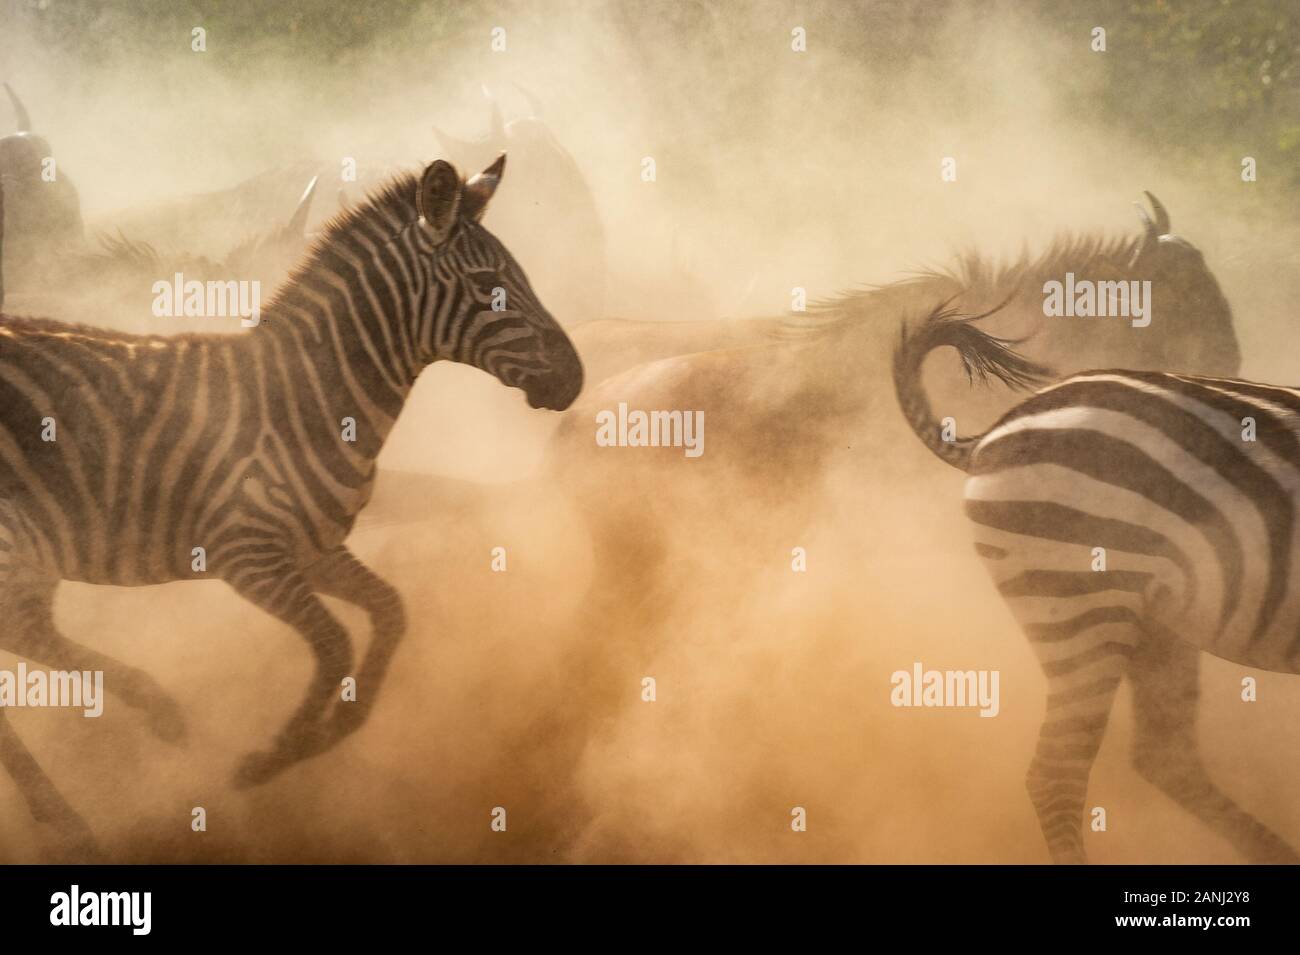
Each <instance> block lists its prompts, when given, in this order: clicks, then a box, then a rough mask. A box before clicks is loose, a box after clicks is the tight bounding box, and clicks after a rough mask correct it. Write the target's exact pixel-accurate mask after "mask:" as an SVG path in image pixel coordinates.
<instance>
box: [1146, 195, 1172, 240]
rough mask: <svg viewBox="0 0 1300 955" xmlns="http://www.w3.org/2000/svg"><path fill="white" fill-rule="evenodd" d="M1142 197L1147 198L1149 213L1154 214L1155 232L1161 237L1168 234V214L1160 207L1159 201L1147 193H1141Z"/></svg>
mask: <svg viewBox="0 0 1300 955" xmlns="http://www.w3.org/2000/svg"><path fill="white" fill-rule="evenodd" d="M1142 195H1144V196H1146V197H1147V201H1148V202H1150V203H1151V211H1152V212H1154V213H1155V214H1156V232H1158V233H1160V234H1161V235H1168V234H1169V212H1168V211H1167V210H1166V209H1165V207H1164V206H1163V205H1161V203H1160V200H1159V199H1157V198H1156V197H1155V196H1153V195H1151V193H1149V192H1143V193H1142Z"/></svg>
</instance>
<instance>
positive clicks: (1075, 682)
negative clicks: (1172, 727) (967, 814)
mask: <svg viewBox="0 0 1300 955" xmlns="http://www.w3.org/2000/svg"><path fill="white" fill-rule="evenodd" d="M1124 611H1125V608H1108V607H1100V608H1093V609H1090V610H1085V611H1083V612H1082V613H1075V614H1074V615H1073V616H1070V617H1065V618H1060V619H1057V620H1055V621H1053V622H1051V623H1041V624H1026V625H1025V631H1026V632H1027V633H1028V635H1029V639H1030V641H1031V642H1032V643H1033V644H1034V649H1035V650H1036V651H1037V652H1038V656H1039V659H1040V662H1041V663H1042V666H1043V672H1044V673H1045V674H1046V675H1047V680H1048V695H1047V714H1046V716H1045V717H1044V718H1043V725H1042V727H1041V728H1040V730H1039V734H1038V748H1037V750H1036V751H1035V753H1034V758H1033V761H1032V762H1031V763H1030V765H1029V772H1028V774H1027V776H1026V778H1025V786H1026V788H1027V789H1028V790H1029V798H1030V800H1031V801H1032V802H1033V804H1034V810H1035V811H1036V812H1037V813H1038V822H1039V825H1040V826H1041V827H1042V830H1043V837H1044V838H1045V839H1046V840H1047V848H1048V851H1049V852H1050V853H1051V855H1052V861H1053V862H1057V863H1084V862H1087V861H1088V860H1087V855H1086V853H1085V852H1084V848H1083V829H1082V826H1083V809H1084V800H1085V799H1086V797H1087V794H1088V774H1089V772H1090V771H1091V769H1092V763H1093V760H1094V759H1095V758H1096V756H1097V751H1098V750H1099V749H1100V748H1101V740H1102V737H1103V736H1104V735H1105V733H1106V723H1107V721H1108V720H1109V719H1110V709H1111V705H1112V703H1113V702H1114V700H1115V691H1116V690H1117V689H1118V688H1119V684H1120V680H1121V679H1122V678H1123V676H1124V672H1125V670H1126V669H1127V665H1128V659H1129V655H1130V654H1131V653H1132V652H1133V648H1134V647H1135V646H1136V645H1137V642H1138V636H1139V633H1140V631H1139V630H1138V627H1137V625H1136V623H1135V622H1133V620H1131V619H1130V617H1129V615H1128V614H1127V613H1126V612H1124Z"/></svg>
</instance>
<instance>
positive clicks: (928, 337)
mask: <svg viewBox="0 0 1300 955" xmlns="http://www.w3.org/2000/svg"><path fill="white" fill-rule="evenodd" d="M1003 304H1006V303H1003ZM1001 307H1002V306H1001V305H999V306H998V308H1001ZM998 308H995V309H993V310H992V311H989V312H985V313H984V314H983V315H973V316H963V315H960V314H958V313H957V312H956V311H954V310H952V309H950V308H949V307H948V303H946V302H945V303H944V304H942V305H940V306H939V307H938V308H936V309H935V310H934V311H933V312H932V313H930V316H929V318H927V319H926V320H925V321H924V322H922V323H921V324H920V327H919V328H918V329H916V330H915V331H909V329H908V326H907V323H906V322H905V323H904V324H903V330H902V334H901V336H900V339H899V343H898V348H897V349H896V350H895V351H894V390H895V392H896V393H897V395H898V404H899V407H901V408H902V409H903V416H904V417H905V418H907V422H908V424H910V425H911V426H912V430H913V431H915V432H916V436H917V437H918V438H920V439H921V443H922V444H924V445H925V446H926V447H927V448H929V449H930V450H931V451H933V452H934V453H935V455H936V456H938V457H939V458H940V460H943V461H946V462H947V463H948V464H951V465H952V466H953V467H955V468H958V469H960V470H962V471H966V470H969V467H970V456H971V452H972V451H973V450H974V449H975V445H976V444H978V443H979V441H980V438H982V437H983V435H973V436H970V437H958V436H953V438H952V440H947V441H945V440H944V438H943V435H942V434H941V430H940V424H939V422H938V421H936V420H935V418H934V414H933V412H932V411H931V410H930V399H929V398H928V397H927V396H926V393H925V388H924V387H923V385H922V383H921V366H922V364H923V363H924V362H925V357H926V356H927V355H928V354H930V352H931V351H933V350H934V349H936V348H942V347H944V346H945V345H950V346H952V347H953V348H955V349H957V354H958V355H960V356H961V363H962V366H963V367H964V368H965V369H966V378H967V380H968V381H970V382H971V384H974V382H975V379H976V378H977V377H978V378H979V380H980V382H981V384H987V383H988V380H989V377H990V376H992V377H994V378H997V379H998V380H999V381H1001V382H1002V383H1003V384H1005V385H1008V386H1010V387H1012V388H1029V387H1032V386H1034V385H1037V384H1041V383H1043V382H1045V381H1048V380H1050V379H1051V378H1052V374H1051V371H1050V369H1048V368H1047V367H1046V366H1044V365H1039V364H1037V363H1035V362H1033V361H1030V360H1029V359H1028V358H1025V357H1024V356H1023V355H1020V354H1017V353H1016V352H1015V351H1013V350H1012V346H1013V345H1017V344H1019V342H1018V341H1008V340H1007V339H1004V338H995V337H993V336H992V335H990V334H988V333H987V332H982V331H980V330H979V329H978V328H976V327H975V325H974V324H973V323H974V322H977V321H979V320H980V319H981V318H987V317H988V316H989V315H992V314H993V312H996V311H997V310H998Z"/></svg>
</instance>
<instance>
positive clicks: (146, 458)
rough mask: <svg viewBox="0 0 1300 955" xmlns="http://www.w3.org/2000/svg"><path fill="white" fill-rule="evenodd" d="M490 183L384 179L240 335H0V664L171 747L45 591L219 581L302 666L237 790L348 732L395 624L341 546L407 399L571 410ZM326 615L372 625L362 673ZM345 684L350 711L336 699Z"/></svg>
mask: <svg viewBox="0 0 1300 955" xmlns="http://www.w3.org/2000/svg"><path fill="white" fill-rule="evenodd" d="M504 168H505V156H504V154H503V155H502V156H500V158H498V159H497V160H496V162H494V163H493V164H492V165H491V166H489V167H488V168H487V169H485V170H484V171H483V172H482V173H480V174H479V175H477V176H475V177H474V178H473V179H471V180H470V181H468V182H462V180H461V178H460V176H459V175H458V174H457V172H456V171H455V169H454V168H453V167H452V166H451V165H450V164H449V163H447V162H444V161H441V160H439V161H437V162H434V163H433V164H431V165H430V166H428V168H426V169H425V170H424V172H423V175H422V176H415V175H412V174H404V175H400V176H398V177H396V178H395V179H393V180H392V181H390V182H389V183H388V184H387V186H386V187H385V188H383V189H382V191H380V192H379V193H377V194H375V195H374V196H372V197H371V198H370V199H369V200H368V201H367V202H365V203H363V204H361V205H358V206H356V207H354V208H353V209H352V210H351V211H348V212H346V213H343V214H341V215H340V216H338V217H336V218H335V220H334V221H333V222H331V223H330V224H329V225H328V226H327V228H326V230H325V232H324V234H323V236H322V237H321V238H320V240H319V241H318V242H317V243H316V244H315V246H314V247H313V249H312V250H311V251H310V252H309V253H308V255H307V256H306V258H305V260H304V261H303V262H302V263H301V264H300V265H299V267H298V268H297V269H296V270H295V272H294V273H293V275H292V276H291V277H290V279H289V280H288V281H287V282H286V284H285V285H284V286H283V287H282V288H281V289H280V291H279V292H278V293H277V295H276V296H275V298H274V299H273V300H272V301H271V302H270V303H269V304H268V305H267V307H266V308H265V309H264V310H263V312H262V322H261V324H260V325H259V326H258V327H257V328H256V329H254V330H251V331H248V332H246V333H244V334H235V335H221V334H213V335H177V336H169V337H164V336H136V335H124V334H119V333H115V332H110V331H105V330H102V329H98V328H90V327H87V326H82V325H65V324H61V323H58V322H54V321H49V320H45V319H35V318H15V317H8V316H6V317H4V318H2V319H0V616H2V617H3V619H4V621H5V627H4V628H3V631H2V634H3V635H2V636H0V649H4V650H7V651H10V652H13V653H16V654H18V655H20V656H23V657H27V658H29V659H32V660H35V661H37V662H39V663H42V664H45V665H48V666H50V667H51V668H55V669H60V670H103V671H104V673H105V678H104V683H105V687H106V688H107V689H109V690H110V692H116V694H117V695H118V696H119V697H120V698H121V699H122V700H123V702H125V703H127V704H128V705H131V706H135V707H139V708H141V709H143V710H144V711H145V712H146V714H147V715H148V717H149V719H150V725H151V728H152V729H153V730H154V732H156V733H157V734H158V735H160V736H162V737H163V738H165V739H175V738H178V737H179V736H180V735H181V733H182V732H183V730H182V725H181V722H180V719H179V713H178V710H177V708H176V706H175V705H174V704H173V703H172V702H171V701H170V699H169V698H168V697H167V696H166V694H164V693H163V691H162V690H161V689H160V688H159V687H158V686H157V684H156V683H155V682H154V681H153V680H152V679H151V678H150V677H148V676H147V675H146V674H144V673H143V672H141V671H139V670H135V669H132V668H128V667H125V666H124V665H123V664H121V663H119V662H117V661H115V660H111V659H108V658H106V657H104V656H103V655H102V654H98V653H96V652H94V651H91V650H89V649H86V648H85V647H82V646H80V645H79V644H77V643H74V642H73V641H71V640H69V639H68V638H66V637H65V636H63V635H62V634H60V633H59V632H58V631H57V629H56V628H55V625H54V619H53V613H52V609H53V598H54V590H55V587H56V586H57V584H58V582H59V581H60V580H61V579H62V580H74V581H84V582H88V583H96V584H113V585H118V586H128V587H129V586H140V585H145V584H157V583H164V582H167V581H174V580H192V579H201V578H212V577H217V578H220V579H222V580H224V581H226V582H227V583H228V584H229V585H230V586H231V587H233V588H234V589H235V591H236V592H237V593H239V594H240V595H241V596H243V597H244V598H245V599H247V600H249V601H251V602H252V603H254V604H256V605H257V606H258V607H260V608H262V609H263V610H265V611H267V612H268V613H270V614H272V615H274V616H275V617H278V618H279V619H280V620H282V621H284V622H285V623H287V624H289V625H290V626H291V627H293V628H294V629H296V630H297V631H298V632H299V633H300V634H301V635H302V636H303V638H304V639H305V640H306V641H307V643H308V645H309V646H310V648H311V651H312V653H313V654H314V657H315V673H314V677H313V679H312V680H311V683H310V686H309V687H308V690H307V693H306V695H305V697H304V698H303V700H302V702H301V704H300V705H299V707H298V708H297V710H296V712H295V713H294V715H293V717H292V718H291V719H290V721H289V722H288V724H287V725H286V726H285V727H284V729H283V730H282V731H281V732H280V734H279V735H278V736H277V737H276V738H275V740H274V742H273V744H272V745H271V747H270V748H269V749H267V750H265V751H262V752H255V753H252V754H251V755H249V756H247V757H246V758H245V759H244V760H243V761H242V762H241V763H240V765H239V766H238V767H237V769H236V772H235V784H236V785H238V786H248V785H253V784H257V783H262V782H265V781H266V780H268V779H270V778H272V777H273V776H275V775H276V774H278V773H281V772H283V771H284V770H285V769H287V768H289V767H290V766H292V765H293V764H294V763H296V762H298V761H300V760H303V759H305V758H307V757H309V756H312V755H314V754H317V753H320V752H323V751H324V750H326V749H328V748H330V747H331V746H333V745H334V744H336V743H337V742H338V741H339V739H340V738H342V737H343V736H344V735H346V734H348V733H350V732H352V731H354V730H356V729H357V728H358V727H359V726H360V725H361V724H362V722H364V720H365V719H366V717H367V715H368V713H369V711H370V709H371V707H372V706H373V705H374V703H375V700H376V698H377V696H378V693H379V688H380V684H381V682H382V681H383V678H384V674H385V671H386V669H387V667H388V664H389V660H390V658H391V656H392V654H393V651H394V649H395V647H396V646H397V643H398V641H399V639H400V638H401V636H402V634H403V631H404V629H405V618H404V614H403V609H402V602H401V599H400V598H399V596H398V594H397V592H396V591H395V590H394V589H393V588H392V587H391V586H390V585H389V584H387V583H385V582H384V581H383V580H381V579H380V578H378V577H377V576H376V575H375V574H374V573H372V572H371V571H370V570H368V569H367V568H366V567H365V566H363V565H362V564H361V563H360V562H359V561H358V560H357V558H356V557H354V556H353V555H352V554H351V553H350V552H349V551H348V549H347V547H346V546H345V545H344V539H345V538H346V537H347V536H348V532H349V530H350V529H351V527H352V524H353V521H354V520H355V519H356V516H357V513H358V512H359V511H360V510H361V509H362V508H363V507H364V506H365V505H366V502H367V501H368V500H369V499H370V494H371V490H372V487H373V484H374V479H375V459H376V457H377V455H378V454H379V450H380V447H381V446H382V445H383V442H384V439H385V437H386V436H387V435H388V433H389V431H390V430H391V429H392V427H393V425H394V423H395V422H396V420H397V416H398V414H399V412H400V411H401V410H402V406H403V403H404V402H405V401H406V398H407V396H408V395H409V394H410V391H411V388H412V386H413V385H414V384H415V380H416V377H417V376H418V375H419V374H420V371H421V370H422V369H423V368H424V367H425V366H426V365H428V364H429V363H430V362H434V361H440V360H442V361H455V362H461V363H465V364H469V365H473V366H475V367H477V368H480V369H482V370H484V371H486V372H488V373H489V374H492V375H494V376H495V377H496V378H498V379H499V380H500V381H502V382H503V383H504V384H506V385H508V386H510V387H513V388H519V389H521V390H522V391H523V392H524V394H525V396H526V397H527V400H528V403H529V404H530V405H531V406H532V407H534V408H548V409H554V410H560V409H563V408H566V407H568V406H569V405H570V404H571V403H572V402H573V400H574V398H575V397H576V396H577V394H578V392H579V391H580V389H581V387H582V366H581V363H580V362H579V359H578V356H577V353H576V352H575V351H574V349H573V347H572V345H571V344H570V342H569V340H568V338H567V337H566V336H565V334H564V332H563V331H562V330H561V328H560V326H559V325H558V324H557V323H556V321H555V319H554V318H553V317H552V316H551V315H550V313H549V312H547V310H546V309H545V308H544V307H543V306H542V304H541V303H540V302H539V301H538V300H537V297H536V296H535V295H534V294H533V291H532V289H531V288H530V286H529V283H528V279H527V278H526V277H525V275H524V272H523V270H522V269H521V268H520V267H519V265H518V263H517V262H516V261H515V260H514V258H513V257H512V256H511V255H510V253H509V252H508V251H507V250H506V249H505V247H504V246H503V245H502V244H501V243H500V242H499V241H498V240H497V239H496V238H495V237H494V236H493V235H492V234H491V233H490V232H488V230H487V229H485V228H484V227H483V226H482V225H481V224H480V221H479V220H480V219H481V218H482V216H483V212H484V209H485V207H486V206H487V203H488V200H489V199H490V198H491V197H492V194H493V192H494V191H495V190H496V188H497V185H498V183H499V182H500V180H501V176H502V173H503V170H504ZM200 549H201V550H200ZM320 595H328V596H333V597H338V598H341V599H343V600H345V601H348V602H350V603H353V604H356V605H358V606H360V607H362V608H363V609H365V610H366V611H368V613H369V616H370V621H371V624H372V627H373V631H374V633H373V639H372V643H371V645H370V647H369V649H368V651H367V653H366V655H365V658H364V660H362V662H361V664H360V667H359V668H356V667H354V662H353V654H352V645H351V642H350V641H349V638H348V634H347V631H346V630H345V629H344V628H343V627H342V626H341V625H340V624H339V622H338V620H336V619H335V617H334V615H333V614H331V613H330V612H329V610H328V609H326V606H325V604H324V603H323V602H322V601H321V598H320ZM349 676H352V677H355V679H356V686H357V689H356V701H355V702H343V701H342V700H341V691H340V686H341V684H342V681H343V680H344V678H346V677H349ZM4 717H5V714H4V710H3V709H0V762H3V765H4V766H5V768H6V770H8V772H9V773H10V774H11V775H13V776H14V777H15V779H16V780H17V781H18V782H19V784H20V786H21V787H22V789H23V792H24V795H25V796H26V798H27V800H28V804H29V806H30V808H31V810H32V813H33V815H34V816H35V817H36V818H37V819H39V820H47V821H52V822H62V823H64V824H65V825H66V826H71V827H74V828H77V829H78V830H79V833H80V835H82V836H88V833H87V832H86V831H85V828H84V825H82V824H81V823H80V821H79V819H77V818H76V814H75V813H73V812H72V810H71V809H70V808H69V807H68V806H67V804H66V803H65V802H64V801H63V800H62V798H61V797H60V796H59V794H58V793H57V791H56V790H55V789H54V788H53V786H52V785H51V784H50V782H49V780H48V778H47V777H46V776H45V774H44V773H43V771H42V770H41V768H40V767H39V765H38V764H37V763H36V762H35V760H34V759H33V758H32V757H31V755H30V754H29V753H28V751H27V750H26V748H25V747H24V746H23V744H22V742H21V741H20V740H19V739H18V738H17V737H16V736H15V735H14V733H13V730H12V728H10V727H9V726H8V725H7V721H6V720H5V718H4ZM84 841H85V842H87V843H89V841H90V840H88V839H86V840H84Z"/></svg>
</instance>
